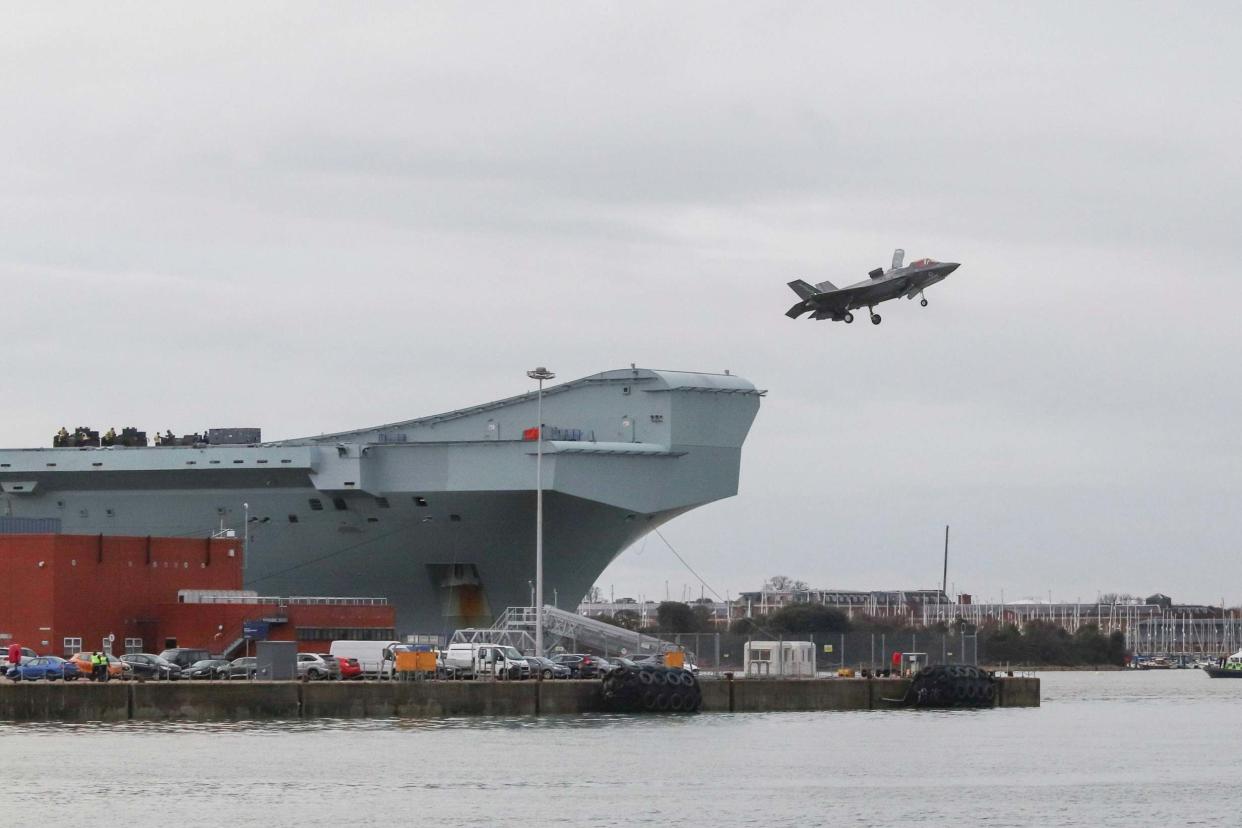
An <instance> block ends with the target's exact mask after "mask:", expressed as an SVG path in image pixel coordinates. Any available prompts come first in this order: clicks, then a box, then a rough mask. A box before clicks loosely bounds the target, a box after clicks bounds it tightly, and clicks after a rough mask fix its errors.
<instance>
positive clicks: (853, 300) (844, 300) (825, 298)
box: [807, 284, 879, 312]
mask: <svg viewBox="0 0 1242 828" xmlns="http://www.w3.org/2000/svg"><path fill="white" fill-rule="evenodd" d="M876 287H877V286H876V285H872V284H861V285H855V286H854V287H847V288H841V289H840V290H833V291H829V292H828V293H820V294H817V295H816V296H814V297H812V298H811V299H808V300H807V301H808V302H814V303H815V306H816V307H817V308H820V309H822V310H835V311H841V312H845V311H847V310H852V309H853V308H860V307H862V306H863V305H865V304H867V296H868V295H870V294H872V293H878V292H879V291H877V290H876Z"/></svg>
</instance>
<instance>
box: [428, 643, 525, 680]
mask: <svg viewBox="0 0 1242 828" xmlns="http://www.w3.org/2000/svg"><path fill="white" fill-rule="evenodd" d="M444 666H445V669H446V670H448V671H449V673H450V674H452V675H455V676H457V677H458V678H467V677H469V678H474V677H475V676H487V675H490V676H495V677H496V678H527V677H529V676H530V664H529V663H528V662H527V661H526V657H525V656H523V655H522V654H521V653H519V652H518V651H517V648H516V647H510V646H509V645H508V644H479V643H472V644H467V643H462V642H458V643H456V644H450V645H449V646H448V649H447V650H445V651H444Z"/></svg>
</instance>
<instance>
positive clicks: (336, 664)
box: [315, 653, 341, 679]
mask: <svg viewBox="0 0 1242 828" xmlns="http://www.w3.org/2000/svg"><path fill="white" fill-rule="evenodd" d="M315 655H317V656H319V657H320V658H321V659H323V661H324V663H325V664H327V665H328V671H329V672H328V678H330V679H339V678H340V677H341V660H340V659H339V658H338V657H336V656H334V655H332V654H331V653H315Z"/></svg>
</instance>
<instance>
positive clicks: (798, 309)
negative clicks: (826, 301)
mask: <svg viewBox="0 0 1242 828" xmlns="http://www.w3.org/2000/svg"><path fill="white" fill-rule="evenodd" d="M809 304H810V303H809V302H799V303H798V304H796V305H794V306H793V307H792V308H790V309H789V310H787V311H785V315H786V316H788V317H789V318H790V319H797V318H798V317H799V316H801V315H802V314H804V313H806V312H807V311H809V310H810V308H809V307H808V305H809Z"/></svg>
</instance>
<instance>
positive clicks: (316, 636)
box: [297, 627, 397, 641]
mask: <svg viewBox="0 0 1242 828" xmlns="http://www.w3.org/2000/svg"><path fill="white" fill-rule="evenodd" d="M297 636H298V640H299V641H338V640H348V641H395V640H396V638H397V631H396V630H394V629H393V628H392V627H388V628H384V627H298V628H297Z"/></svg>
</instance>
